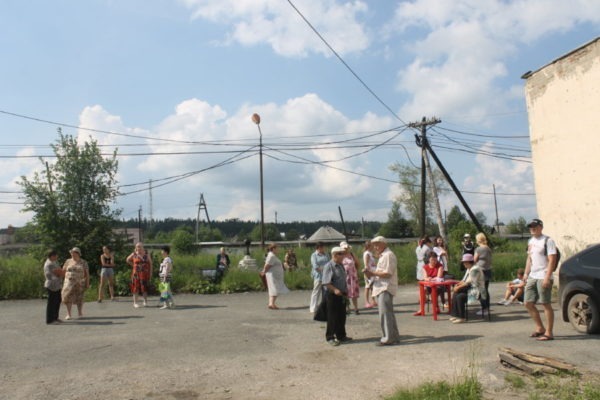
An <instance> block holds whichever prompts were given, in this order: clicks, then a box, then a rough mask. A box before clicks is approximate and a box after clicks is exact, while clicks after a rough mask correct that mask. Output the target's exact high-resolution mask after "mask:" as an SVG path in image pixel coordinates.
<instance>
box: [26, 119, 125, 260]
mask: <svg viewBox="0 0 600 400" xmlns="http://www.w3.org/2000/svg"><path fill="white" fill-rule="evenodd" d="M58 134H59V137H58V139H57V141H56V143H55V144H52V145H51V146H52V150H53V151H54V154H55V156H56V161H54V163H48V162H45V161H44V160H43V159H42V158H41V157H40V161H41V162H42V168H43V169H45V171H43V172H40V171H38V172H35V173H34V175H33V177H32V178H31V179H29V178H27V177H25V176H22V177H21V181H20V182H19V184H20V186H21V187H22V189H23V192H24V194H25V207H24V208H23V210H24V211H32V212H33V213H34V216H33V221H32V224H33V226H34V229H35V232H36V235H37V236H38V237H39V238H40V241H41V244H42V245H43V246H45V247H47V248H54V249H56V250H57V251H58V252H59V254H61V255H66V254H68V250H69V249H70V248H72V247H73V246H78V247H79V248H80V249H81V251H82V254H83V255H84V257H86V258H87V260H88V261H89V262H90V264H91V265H96V258H97V257H96V254H99V253H100V248H101V246H102V245H103V244H108V243H111V242H112V241H113V239H114V234H113V232H112V227H113V222H114V221H115V219H117V217H118V216H119V214H120V210H115V209H112V208H111V206H112V205H113V203H114V201H115V199H116V197H117V194H118V191H117V181H116V174H117V168H118V162H117V160H116V156H117V151H116V150H115V151H114V152H113V154H112V156H111V157H107V158H104V157H103V156H102V154H101V153H100V149H99V148H98V145H97V143H96V141H94V140H90V141H89V142H85V143H84V144H83V145H82V146H79V145H78V144H77V140H76V139H75V138H73V137H72V136H70V135H63V134H62V132H61V131H60V129H59V131H58Z"/></svg>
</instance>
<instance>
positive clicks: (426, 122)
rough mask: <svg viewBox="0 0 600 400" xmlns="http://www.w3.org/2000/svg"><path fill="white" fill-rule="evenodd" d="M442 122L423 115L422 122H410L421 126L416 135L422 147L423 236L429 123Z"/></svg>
mask: <svg viewBox="0 0 600 400" xmlns="http://www.w3.org/2000/svg"><path fill="white" fill-rule="evenodd" d="M440 122H442V121H441V120H440V119H438V118H435V117H434V118H432V119H430V120H427V118H425V117H423V119H422V120H421V122H412V123H410V124H408V126H409V127H411V128H420V129H421V136H418V135H415V138H416V140H417V146H419V147H420V148H421V210H420V211H421V237H423V236H425V229H426V218H427V209H426V199H427V197H426V191H427V175H426V173H427V167H426V162H427V161H426V160H425V159H426V157H427V146H425V143H427V127H428V126H429V125H435V124H439V123H440Z"/></svg>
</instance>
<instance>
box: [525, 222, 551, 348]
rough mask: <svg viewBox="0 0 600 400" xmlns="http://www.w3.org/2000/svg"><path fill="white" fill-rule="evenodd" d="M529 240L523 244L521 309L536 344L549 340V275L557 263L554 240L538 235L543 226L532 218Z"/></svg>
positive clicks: (541, 234) (540, 233)
mask: <svg viewBox="0 0 600 400" xmlns="http://www.w3.org/2000/svg"><path fill="white" fill-rule="evenodd" d="M527 227H528V228H529V233H530V234H531V239H529V242H528V244H527V264H526V265H525V276H524V277H523V280H524V281H525V282H526V285H525V298H524V300H525V307H526V308H527V311H528V312H529V315H530V316H531V318H532V319H533V322H534V323H535V331H533V332H532V333H531V335H530V336H531V337H535V338H537V340H539V341H547V340H553V339H554V334H553V333H552V328H553V327H554V310H552V304H551V298H552V283H553V282H552V278H553V275H552V273H553V272H554V267H555V266H556V265H555V264H556V262H557V256H556V254H557V252H556V244H555V243H554V240H552V239H551V238H549V237H548V236H546V235H544V234H543V233H542V230H543V229H544V223H543V222H542V221H541V220H539V219H537V218H536V219H532V220H531V222H529V224H528V225H527ZM538 302H539V303H540V304H541V305H542V307H544V315H545V316H546V325H545V326H544V323H543V322H542V318H541V316H540V312H539V311H538V309H537V307H536V303H538Z"/></svg>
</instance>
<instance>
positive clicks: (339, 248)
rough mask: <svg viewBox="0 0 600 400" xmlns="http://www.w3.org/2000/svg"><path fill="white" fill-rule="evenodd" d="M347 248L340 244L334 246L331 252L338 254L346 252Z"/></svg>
mask: <svg viewBox="0 0 600 400" xmlns="http://www.w3.org/2000/svg"><path fill="white" fill-rule="evenodd" d="M345 251H346V250H344V249H342V248H341V247H339V246H336V247H334V248H333V249H331V254H332V255H333V254H336V253H344V252H345Z"/></svg>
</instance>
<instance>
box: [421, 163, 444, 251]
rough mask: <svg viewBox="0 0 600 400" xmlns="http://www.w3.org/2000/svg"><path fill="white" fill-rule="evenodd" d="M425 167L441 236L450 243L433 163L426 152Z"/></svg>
mask: <svg viewBox="0 0 600 400" xmlns="http://www.w3.org/2000/svg"><path fill="white" fill-rule="evenodd" d="M425 167H426V168H427V175H429V181H430V184H431V192H432V193H433V201H434V204H435V215H436V217H437V223H438V228H439V230H440V236H441V237H442V238H443V239H444V242H445V243H448V236H446V226H445V225H444V220H443V219H442V209H441V207H440V198H439V197H438V192H437V188H436V187H435V181H434V180H433V172H432V171H431V165H430V164H429V157H428V156H427V153H425Z"/></svg>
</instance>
